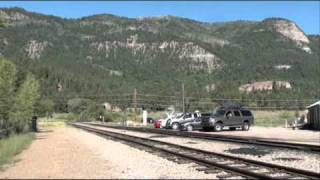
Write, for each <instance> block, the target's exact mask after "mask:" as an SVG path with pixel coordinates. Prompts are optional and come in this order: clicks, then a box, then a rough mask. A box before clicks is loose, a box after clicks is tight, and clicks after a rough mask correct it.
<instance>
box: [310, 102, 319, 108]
mask: <svg viewBox="0 0 320 180" xmlns="http://www.w3.org/2000/svg"><path fill="white" fill-rule="evenodd" d="M316 105H320V101H318V102H315V103H313V104H311V105H310V106H307V108H311V107H313V106H316Z"/></svg>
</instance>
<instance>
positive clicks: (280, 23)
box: [272, 19, 312, 53]
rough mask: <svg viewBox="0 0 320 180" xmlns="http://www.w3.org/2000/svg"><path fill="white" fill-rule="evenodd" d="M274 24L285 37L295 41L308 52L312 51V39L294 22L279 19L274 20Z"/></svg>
mask: <svg viewBox="0 0 320 180" xmlns="http://www.w3.org/2000/svg"><path fill="white" fill-rule="evenodd" d="M272 26H273V27H274V28H275V30H276V31H277V32H279V33H280V34H282V35H283V36H284V37H286V38H288V39H291V40H292V41H294V42H295V43H296V45H297V46H298V47H299V48H301V49H302V50H304V51H305V52H307V53H312V52H311V49H310V47H309V46H308V44H309V43H310V40H309V39H308V37H307V36H306V35H305V33H304V32H303V31H302V30H301V29H300V28H299V27H298V26H297V25H296V24H295V23H294V22H291V21H288V20H285V19H277V20H273V23H272Z"/></svg>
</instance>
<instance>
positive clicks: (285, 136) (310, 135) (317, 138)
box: [195, 126, 320, 145]
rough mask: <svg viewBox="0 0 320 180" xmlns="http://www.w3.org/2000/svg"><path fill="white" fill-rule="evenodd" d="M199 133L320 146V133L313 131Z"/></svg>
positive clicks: (263, 129) (272, 129)
mask: <svg viewBox="0 0 320 180" xmlns="http://www.w3.org/2000/svg"><path fill="white" fill-rule="evenodd" d="M195 132H197V133H208V134H219V135H231V136H243V137H252V138H263V139H267V140H275V141H287V142H295V143H308V144H316V145H320V131H312V130H298V129H297V130H292V129H289V128H281V127H259V126H253V127H251V128H250V130H249V131H241V130H237V131H228V130H227V131H221V132H201V131H195Z"/></svg>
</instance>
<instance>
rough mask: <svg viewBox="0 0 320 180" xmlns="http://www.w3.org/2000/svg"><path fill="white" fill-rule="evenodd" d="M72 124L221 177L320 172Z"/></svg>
mask: <svg viewBox="0 0 320 180" xmlns="http://www.w3.org/2000/svg"><path fill="white" fill-rule="evenodd" d="M71 125H73V126H75V127H77V128H81V129H84V130H87V131H89V132H94V133H96V134H99V135H103V136H108V137H112V138H115V139H119V140H122V141H125V142H129V143H131V144H132V143H133V144H136V145H139V146H143V147H147V148H150V149H152V150H154V151H159V152H164V153H167V154H170V155H171V156H175V157H177V158H180V159H183V160H185V161H188V162H193V163H196V164H198V165H200V166H202V168H198V170H201V171H205V173H214V174H215V173H220V172H226V173H224V174H223V175H220V176H217V177H218V178H223V179H224V178H237V179H239V178H250V179H252V178H255V179H319V178H320V174H319V173H315V172H310V171H305V170H300V169H295V168H290V167H284V166H279V165H275V164H270V163H265V162H259V161H254V160H249V159H244V158H239V157H234V156H230V155H225V154H220V153H214V152H209V151H204V150H200V149H194V148H190V147H185V146H181V145H176V144H172V143H167V142H162V141H156V140H152V139H147V138H141V137H137V136H131V135H127V134H122V133H117V132H111V131H107V130H102V129H97V128H94V127H92V126H91V127H90V126H89V125H86V124H79V123H71Z"/></svg>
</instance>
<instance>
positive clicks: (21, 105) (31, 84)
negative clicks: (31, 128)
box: [9, 74, 39, 132]
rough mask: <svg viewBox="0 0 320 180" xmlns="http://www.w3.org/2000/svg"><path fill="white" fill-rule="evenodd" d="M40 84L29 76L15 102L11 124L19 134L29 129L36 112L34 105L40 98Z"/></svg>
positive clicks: (11, 114)
mask: <svg viewBox="0 0 320 180" xmlns="http://www.w3.org/2000/svg"><path fill="white" fill-rule="evenodd" d="M38 89H39V84H38V81H37V80H36V79H35V78H34V77H33V75H32V74H27V76H26V79H25V81H24V82H23V84H22V85H21V87H20V88H19V90H18V92H17V95H16V98H15V102H14V105H13V108H12V112H11V113H10V116H9V117H10V122H11V123H10V124H11V125H12V126H14V127H15V129H16V131H17V132H22V131H24V130H26V128H27V127H28V123H29V121H30V120H31V117H32V114H33V112H34V104H35V103H36V100H37V99H38V98H39V93H38Z"/></svg>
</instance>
